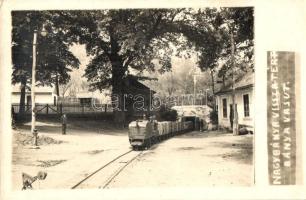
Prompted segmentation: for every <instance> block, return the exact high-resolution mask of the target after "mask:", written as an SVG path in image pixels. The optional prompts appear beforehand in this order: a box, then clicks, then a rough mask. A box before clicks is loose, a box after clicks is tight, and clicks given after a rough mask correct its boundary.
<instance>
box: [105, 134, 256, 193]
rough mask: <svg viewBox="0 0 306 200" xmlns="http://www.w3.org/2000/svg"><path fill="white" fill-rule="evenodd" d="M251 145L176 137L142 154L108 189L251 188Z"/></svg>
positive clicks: (240, 140) (244, 140)
mask: <svg viewBox="0 0 306 200" xmlns="http://www.w3.org/2000/svg"><path fill="white" fill-rule="evenodd" d="M252 141H253V136H252V135H243V136H232V135H231V134H220V133H219V132H210V133H200V132H192V133H190V134H186V135H182V136H178V137H175V138H172V139H170V140H167V141H164V142H163V143H161V144H158V145H155V146H154V147H153V148H152V149H151V150H149V151H147V152H146V153H144V154H143V155H142V156H141V157H140V158H139V159H138V160H137V161H135V162H133V163H132V164H130V165H129V166H128V167H127V169H125V170H124V171H123V172H122V173H121V174H120V175H119V176H118V177H117V178H116V179H115V180H114V181H113V182H112V183H111V184H110V185H109V187H110V188H120V187H201V186H251V185H252V184H253V182H254V181H253V175H254V173H253V165H252V157H253V153H252V152H253V148H252V146H253V145H252Z"/></svg>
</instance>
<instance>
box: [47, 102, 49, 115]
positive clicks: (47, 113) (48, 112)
mask: <svg viewBox="0 0 306 200" xmlns="http://www.w3.org/2000/svg"><path fill="white" fill-rule="evenodd" d="M47 114H49V105H48V104H47Z"/></svg>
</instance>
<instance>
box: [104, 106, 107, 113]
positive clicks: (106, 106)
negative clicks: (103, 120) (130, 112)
mask: <svg viewBox="0 0 306 200" xmlns="http://www.w3.org/2000/svg"><path fill="white" fill-rule="evenodd" d="M104 107H105V110H104V111H105V112H107V104H105V106H104Z"/></svg>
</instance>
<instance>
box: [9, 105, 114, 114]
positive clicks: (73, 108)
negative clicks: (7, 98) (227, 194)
mask: <svg viewBox="0 0 306 200" xmlns="http://www.w3.org/2000/svg"><path fill="white" fill-rule="evenodd" d="M12 107H13V109H14V112H15V113H19V110H20V105H19V104H12ZM35 107H36V112H37V113H38V114H62V113H76V114H82V113H101V112H113V109H112V106H111V105H109V104H96V105H94V106H93V105H65V104H58V105H52V104H36V106H35ZM31 108H32V106H31V105H25V114H30V113H31V111H32V110H31Z"/></svg>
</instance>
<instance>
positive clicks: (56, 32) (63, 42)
mask: <svg viewBox="0 0 306 200" xmlns="http://www.w3.org/2000/svg"><path fill="white" fill-rule="evenodd" d="M73 19H75V18H73V16H72V15H71V14H70V13H69V12H67V11H14V12H12V25H13V29H12V61H13V74H12V83H13V84H16V83H20V84H21V99H20V106H21V109H20V111H21V112H22V111H23V108H24V103H25V88H26V85H27V83H28V82H30V80H31V78H32V77H31V74H32V59H33V51H32V47H33V35H34V31H35V30H36V31H38V41H37V72H36V76H37V77H36V80H37V83H38V84H40V85H51V84H55V85H56V86H57V89H58V85H59V84H60V83H62V84H64V83H67V82H68V81H69V79H70V75H69V72H70V71H71V70H72V69H73V68H78V66H79V64H80V63H79V60H78V59H77V58H76V57H75V56H74V55H73V54H72V53H71V52H70V51H69V46H70V45H72V44H73V42H76V41H77V39H78V37H77V35H75V34H74V32H73V29H72V27H73V26H72V24H73ZM43 29H45V30H44V31H46V34H47V35H46V36H44V37H43V36H42V35H41V34H40V32H41V31H43Z"/></svg>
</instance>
